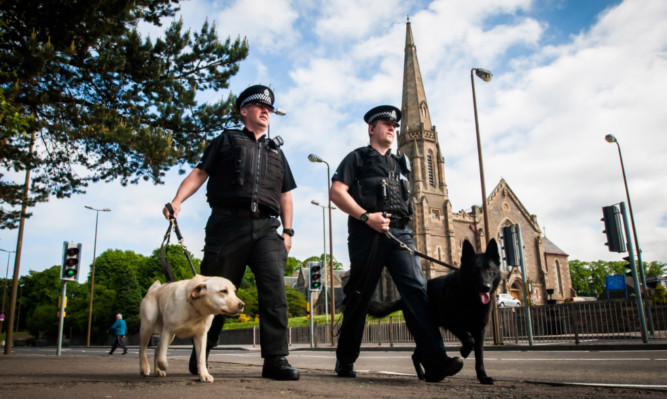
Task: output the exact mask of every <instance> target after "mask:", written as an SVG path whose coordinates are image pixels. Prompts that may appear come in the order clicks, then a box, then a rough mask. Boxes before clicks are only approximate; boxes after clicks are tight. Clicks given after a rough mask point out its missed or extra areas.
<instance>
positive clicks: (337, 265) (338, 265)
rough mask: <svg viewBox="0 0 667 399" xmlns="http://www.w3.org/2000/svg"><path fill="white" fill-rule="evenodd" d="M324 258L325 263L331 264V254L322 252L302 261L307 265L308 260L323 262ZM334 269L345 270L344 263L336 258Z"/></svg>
mask: <svg viewBox="0 0 667 399" xmlns="http://www.w3.org/2000/svg"><path fill="white" fill-rule="evenodd" d="M322 259H324V263H325V264H327V265H328V264H329V254H322V255H320V256H311V257H309V258H307V259H306V260H304V261H303V262H302V264H303V265H307V264H308V262H322ZM333 266H334V270H343V264H342V263H340V262H338V261H337V260H336V258H334V260H333Z"/></svg>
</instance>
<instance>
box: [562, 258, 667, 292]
mask: <svg viewBox="0 0 667 399" xmlns="http://www.w3.org/2000/svg"><path fill="white" fill-rule="evenodd" d="M643 263H644V270H646V273H645V275H646V276H658V275H662V274H663V273H664V272H663V270H664V269H665V264H663V263H658V262H655V261H654V262H650V263H646V262H643ZM626 264H627V262H625V261H615V262H607V261H602V260H598V261H594V262H585V261H580V260H577V259H574V260H571V261H570V277H571V279H572V288H574V290H575V291H576V292H577V294H578V295H579V296H599V295H601V294H602V293H603V292H604V290H605V285H606V280H605V278H606V277H607V276H617V275H624V274H625V273H626V272H627V271H628V270H629V269H628V268H626V267H625V265H626Z"/></svg>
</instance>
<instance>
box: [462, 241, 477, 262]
mask: <svg viewBox="0 0 667 399" xmlns="http://www.w3.org/2000/svg"><path fill="white" fill-rule="evenodd" d="M474 256H475V248H473V247H472V244H471V243H470V241H468V240H463V252H462V253H461V266H463V265H465V264H466V259H472V258H473V257H474Z"/></svg>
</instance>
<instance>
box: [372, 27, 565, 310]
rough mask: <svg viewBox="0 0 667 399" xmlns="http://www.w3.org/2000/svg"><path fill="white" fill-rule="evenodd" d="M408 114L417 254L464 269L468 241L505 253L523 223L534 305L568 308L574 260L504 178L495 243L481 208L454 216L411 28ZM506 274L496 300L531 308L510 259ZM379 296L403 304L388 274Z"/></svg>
mask: <svg viewBox="0 0 667 399" xmlns="http://www.w3.org/2000/svg"><path fill="white" fill-rule="evenodd" d="M401 113H402V120H401V127H400V131H399V133H398V149H399V152H401V153H403V154H405V155H406V156H407V157H408V159H409V160H410V164H411V170H412V172H411V173H410V186H411V195H412V200H413V203H414V209H415V212H414V215H413V218H412V221H411V227H412V229H413V231H414V241H415V244H416V246H417V250H418V251H420V252H422V253H425V254H427V255H429V256H431V257H433V258H436V259H438V260H441V261H443V262H446V263H449V264H452V265H455V266H457V267H459V266H460V258H461V248H462V244H463V241H464V240H468V241H470V242H471V243H472V244H473V246H474V247H475V249H476V251H478V252H481V251H484V250H485V246H486V243H487V242H488V240H490V239H491V238H495V239H496V240H497V241H498V243H499V247H501V248H502V246H503V240H502V228H503V227H504V226H508V225H516V224H519V226H520V229H521V237H522V243H523V254H524V264H525V266H526V285H527V287H528V289H529V299H530V304H531V305H543V304H546V303H547V301H562V300H563V299H565V298H567V297H570V296H573V295H574V294H573V293H572V283H571V280H570V267H569V261H568V254H567V253H565V252H564V251H562V250H561V249H559V248H558V247H557V246H556V245H555V244H554V243H552V242H551V241H549V239H547V238H546V237H545V236H544V235H543V234H542V231H541V230H540V227H539V225H538V223H537V216H536V215H533V214H530V212H529V211H528V210H527V209H526V208H525V207H524V206H523V205H522V204H521V201H520V200H519V197H518V196H517V194H516V193H515V192H514V191H513V190H512V189H511V188H510V186H509V184H508V183H507V182H506V181H505V180H504V179H501V180H500V182H498V184H497V185H496V186H495V188H494V189H493V190H492V191H491V193H490V195H489V196H488V198H487V209H488V215H487V218H488V223H489V226H488V230H489V235H490V236H491V237H486V236H485V233H484V214H483V209H482V208H481V207H480V206H477V205H473V206H472V207H471V210H470V212H467V211H465V210H460V211H454V210H453V209H452V206H451V203H450V201H449V192H448V191H447V182H446V181H445V160H444V157H443V154H442V151H441V149H440V141H439V138H438V132H437V131H436V127H435V125H433V123H432V121H431V117H430V112H429V106H428V101H427V99H426V92H425V90H424V85H423V82H422V77H421V72H420V70H419V62H418V60H417V48H416V46H415V43H414V39H413V36H412V29H411V26H410V22H409V21H408V22H407V28H406V39H405V60H404V70H403V98H402V105H401ZM476 187H479V184H477V185H476ZM501 251H502V250H501ZM503 257H504V254H503V253H502V252H501V258H503ZM421 263H422V270H423V272H424V275H425V276H426V278H427V279H431V278H434V277H437V276H440V275H443V274H446V273H447V272H448V269H446V268H445V267H444V266H440V265H437V264H435V263H433V262H430V261H427V260H424V259H421ZM501 270H502V281H501V283H500V286H499V287H498V290H497V291H496V293H497V294H498V293H509V294H511V295H512V296H514V297H516V298H517V299H519V300H520V301H521V303H522V304H525V303H526V301H525V299H524V291H523V288H522V277H521V270H519V268H518V267H509V266H508V265H507V264H506V262H505V260H504V259H503V260H502V265H501ZM376 295H377V296H378V297H380V298H384V299H395V298H397V297H398V294H397V293H396V292H395V288H394V287H393V283H392V282H391V278H390V277H389V275H388V273H386V270H385V273H384V274H383V278H382V280H381V281H380V283H379V286H378V289H377V292H376Z"/></svg>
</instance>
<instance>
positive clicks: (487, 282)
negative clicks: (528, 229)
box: [368, 239, 500, 384]
mask: <svg viewBox="0 0 667 399" xmlns="http://www.w3.org/2000/svg"><path fill="white" fill-rule="evenodd" d="M499 282H500V254H499V253H498V244H497V243H496V240H494V239H492V240H491V241H489V245H488V247H487V248H486V252H485V253H483V254H477V253H475V250H474V248H473V247H472V245H471V244H470V243H469V242H468V241H464V242H463V254H462V256H461V268H460V269H459V270H455V271H453V272H451V273H449V274H447V275H446V276H441V277H437V278H434V279H432V280H429V281H428V282H427V292H428V303H429V306H430V307H431V314H432V315H433V320H434V321H435V323H436V324H437V325H438V326H441V327H443V328H446V329H448V330H449V331H451V332H452V333H453V334H454V335H455V336H456V337H457V338H458V339H459V340H461V343H462V344H463V346H462V347H461V355H462V356H463V357H464V358H465V357H468V355H470V352H471V351H472V350H473V349H474V350H475V371H477V379H478V380H479V382H481V383H482V384H493V378H491V377H489V376H488V375H486V370H485V369H484V330H485V329H486V325H487V324H488V322H489V314H490V311H491V305H492V302H491V301H492V300H493V292H494V291H495V290H496V288H497V287H498V283H499ZM401 306H402V303H401V301H400V300H398V301H395V302H371V306H370V309H369V311H368V314H370V315H371V316H374V317H383V316H386V315H388V314H390V313H392V312H395V311H397V310H399V309H401ZM412 359H413V362H414V363H415V369H416V370H417V376H418V377H419V379H422V378H423V372H422V371H421V366H420V365H419V362H418V361H417V360H416V358H415V356H414V355H413V357H412Z"/></svg>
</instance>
